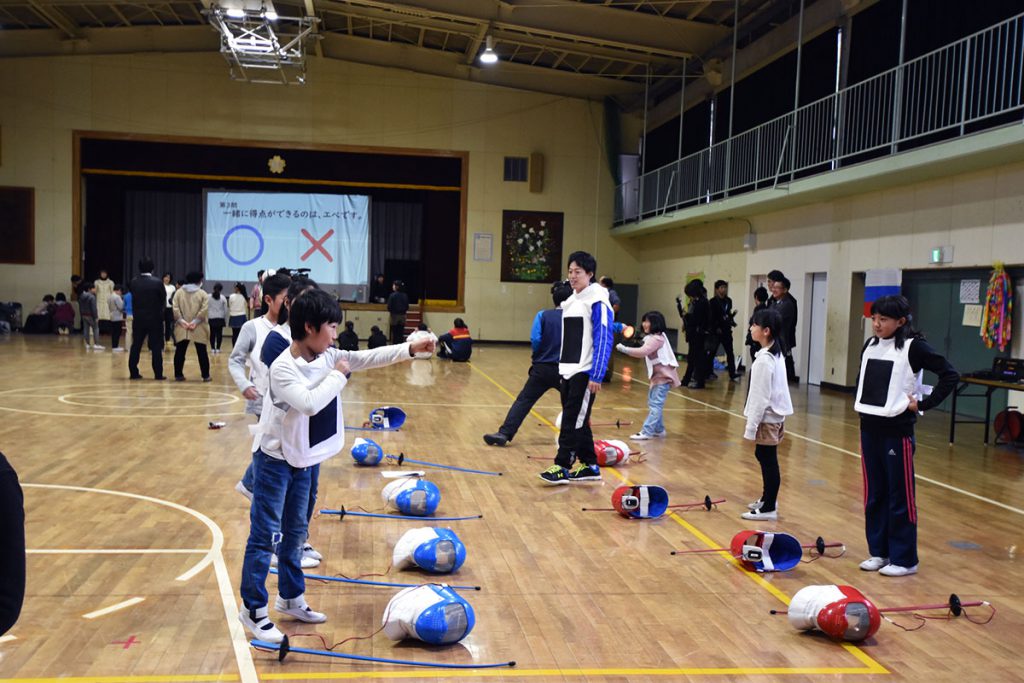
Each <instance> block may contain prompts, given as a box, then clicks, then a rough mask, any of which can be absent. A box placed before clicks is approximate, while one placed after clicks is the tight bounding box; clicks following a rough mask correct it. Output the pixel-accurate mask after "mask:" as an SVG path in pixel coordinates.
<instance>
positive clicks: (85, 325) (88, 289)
mask: <svg viewBox="0 0 1024 683" xmlns="http://www.w3.org/2000/svg"><path fill="white" fill-rule="evenodd" d="M78 313H79V315H81V316H82V336H83V337H84V338H85V348H87V349H95V350H97V351H101V350H103V347H102V346H100V344H99V341H100V340H99V336H100V325H99V321H98V319H97V316H98V315H99V313H98V312H97V310H96V283H95V282H86V283H85V284H83V285H82V291H81V292H79V293H78ZM90 334H91V335H92V344H89V336H90Z"/></svg>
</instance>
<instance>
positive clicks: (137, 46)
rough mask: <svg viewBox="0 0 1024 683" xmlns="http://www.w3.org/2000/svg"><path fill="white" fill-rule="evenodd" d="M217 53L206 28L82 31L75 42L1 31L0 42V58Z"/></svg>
mask: <svg viewBox="0 0 1024 683" xmlns="http://www.w3.org/2000/svg"><path fill="white" fill-rule="evenodd" d="M218 51H219V39H218V37H217V34H216V33H215V32H214V31H213V30H211V29H210V27H209V26H206V25H203V26H131V27H127V28H125V27H120V26H118V27H115V28H98V29H91V28H85V29H82V30H81V35H80V37H79V39H75V40H68V39H67V38H66V36H65V35H63V33H62V32H61V31H58V30H41V29H37V30H32V31H5V32H4V39H3V40H2V41H0V57H45V56H66V55H69V54H70V55H116V54H127V53H136V52H147V53H152V52H210V53H213V54H216V53H217V52H218Z"/></svg>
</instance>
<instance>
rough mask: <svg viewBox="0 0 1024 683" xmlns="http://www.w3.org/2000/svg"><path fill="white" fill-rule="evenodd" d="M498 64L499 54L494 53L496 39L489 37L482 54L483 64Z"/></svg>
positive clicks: (481, 60)
mask: <svg viewBox="0 0 1024 683" xmlns="http://www.w3.org/2000/svg"><path fill="white" fill-rule="evenodd" d="M497 62H498V53H497V52H495V51H494V39H493V38H491V37H490V36H487V47H485V48H484V51H483V52H481V53H480V63H481V64H496V63H497Z"/></svg>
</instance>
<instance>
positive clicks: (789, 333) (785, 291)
mask: <svg viewBox="0 0 1024 683" xmlns="http://www.w3.org/2000/svg"><path fill="white" fill-rule="evenodd" d="M789 285H790V282H789V278H787V277H786V276H785V275H783V276H782V277H781V278H779V279H777V280H775V281H773V282H772V297H773V301H772V304H771V306H772V308H774V309H775V310H776V311H778V312H779V315H781V316H782V335H780V336H781V337H782V339H783V340H784V341H785V344H786V378H787V379H788V380H789V381H790V382H799V379H798V378H797V376H796V367H795V366H794V365H793V349H795V348H796V316H797V305H796V298H795V297H794V296H793V295H792V294H790V293H789Z"/></svg>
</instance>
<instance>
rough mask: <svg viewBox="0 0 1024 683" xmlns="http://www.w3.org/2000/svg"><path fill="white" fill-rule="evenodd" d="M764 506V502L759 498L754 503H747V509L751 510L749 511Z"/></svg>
mask: <svg viewBox="0 0 1024 683" xmlns="http://www.w3.org/2000/svg"><path fill="white" fill-rule="evenodd" d="M763 504H764V501H762V500H761V499H760V498H758V499H757V500H755V501H754V502H753V503H747V509H749V510H756V509H757V508H759V507H761V506H762V505H763Z"/></svg>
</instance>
